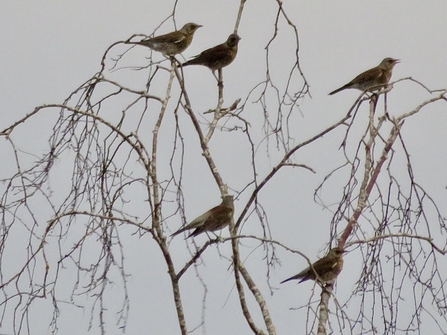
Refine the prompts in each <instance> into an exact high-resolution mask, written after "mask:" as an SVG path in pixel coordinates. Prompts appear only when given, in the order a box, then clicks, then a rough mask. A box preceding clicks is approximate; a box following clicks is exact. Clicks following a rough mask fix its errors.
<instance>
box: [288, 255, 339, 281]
mask: <svg viewBox="0 0 447 335" xmlns="http://www.w3.org/2000/svg"><path fill="white" fill-rule="evenodd" d="M342 254H343V250H341V249H339V248H333V249H331V250H329V252H328V254H327V255H326V256H324V257H323V258H320V259H319V260H318V261H316V262H315V263H313V264H312V265H311V266H309V267H307V268H306V269H304V270H303V271H301V272H300V273H298V274H297V275H295V276H293V277H290V278H288V279H286V280H283V281H282V282H281V284H282V283H285V282H288V281H289V280H293V279H301V280H300V281H299V282H298V283H302V282H303V281H306V280H309V279H312V280H319V281H320V282H328V281H330V280H332V279H335V278H336V277H337V276H338V274H339V273H340V272H341V270H342V269H343V258H342ZM317 274H318V276H317Z"/></svg>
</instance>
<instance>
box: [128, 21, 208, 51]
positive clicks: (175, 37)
mask: <svg viewBox="0 0 447 335" xmlns="http://www.w3.org/2000/svg"><path fill="white" fill-rule="evenodd" d="M200 27H202V26H201V25H200V24H196V23H191V22H190V23H187V24H185V25H184V26H183V27H182V29H180V30H176V31H173V32H171V33H168V34H165V35H160V36H155V37H152V38H148V39H145V40H142V41H140V42H138V43H137V44H140V45H144V46H146V47H149V48H151V49H152V50H155V51H159V52H161V53H162V54H163V55H165V56H174V55H176V54H179V53H181V52H183V51H184V50H185V49H186V48H187V47H188V46H189V45H190V44H191V42H192V38H193V36H194V33H195V32H196V30H197V29H199V28H200Z"/></svg>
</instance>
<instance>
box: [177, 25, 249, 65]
mask: <svg viewBox="0 0 447 335" xmlns="http://www.w3.org/2000/svg"><path fill="white" fill-rule="evenodd" d="M240 39H241V38H240V37H239V36H238V35H237V34H231V35H230V36H228V39H227V41H226V42H225V43H222V44H219V45H216V46H215V47H213V48H210V49H206V50H205V51H203V52H202V53H201V54H200V55H197V56H195V57H194V58H193V59H191V60H189V61H187V62H185V63H183V66H188V65H204V66H207V67H208V68H210V69H211V71H213V72H214V71H216V70H219V69H221V68H223V67H225V66H227V65H230V64H231V62H232V61H233V60H234V58H235V57H236V54H237V45H238V43H239V40H240Z"/></svg>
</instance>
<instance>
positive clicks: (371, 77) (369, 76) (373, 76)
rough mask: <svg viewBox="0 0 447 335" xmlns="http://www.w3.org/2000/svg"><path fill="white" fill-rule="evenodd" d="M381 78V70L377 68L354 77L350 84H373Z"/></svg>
mask: <svg viewBox="0 0 447 335" xmlns="http://www.w3.org/2000/svg"><path fill="white" fill-rule="evenodd" d="M381 76H383V70H382V69H380V68H377V67H374V68H372V69H369V70H367V71H365V72H363V73H360V74H359V75H358V76H357V77H355V78H354V79H353V80H352V81H351V83H357V84H359V85H362V84H363V83H364V82H374V81H375V80H377V79H379V78H380V77H381Z"/></svg>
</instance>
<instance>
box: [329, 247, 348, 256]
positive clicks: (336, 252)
mask: <svg viewBox="0 0 447 335" xmlns="http://www.w3.org/2000/svg"><path fill="white" fill-rule="evenodd" d="M344 252H345V251H344V250H342V249H340V248H339V247H335V248H332V249H331V250H329V253H328V254H327V255H328V256H329V257H337V258H338V257H340V256H341V255H343V253H344Z"/></svg>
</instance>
